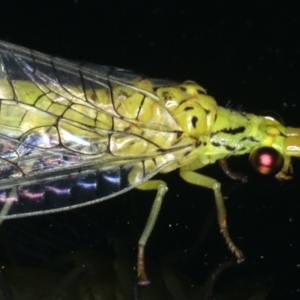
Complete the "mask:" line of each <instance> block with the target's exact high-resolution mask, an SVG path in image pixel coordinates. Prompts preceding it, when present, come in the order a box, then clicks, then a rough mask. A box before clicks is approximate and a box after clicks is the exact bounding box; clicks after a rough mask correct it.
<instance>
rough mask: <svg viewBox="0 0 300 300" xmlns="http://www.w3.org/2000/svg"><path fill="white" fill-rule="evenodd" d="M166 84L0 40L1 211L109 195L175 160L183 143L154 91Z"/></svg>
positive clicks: (36, 209) (37, 209)
mask: <svg viewBox="0 0 300 300" xmlns="http://www.w3.org/2000/svg"><path fill="white" fill-rule="evenodd" d="M163 84H166V82H165V81H163V82H158V81H156V82H154V81H149V80H146V79H144V78H143V77H141V76H138V75H136V74H134V73H131V72H128V71H124V70H120V69H115V68H110V67H100V66H96V65H91V64H78V63H75V62H71V61H66V60H62V59H58V58H53V57H50V56H47V55H44V54H41V53H38V52H34V51H31V50H28V49H25V48H22V47H18V46H14V45H11V44H7V43H3V42H1V43H0V105H1V106H0V193H1V194H0V202H2V203H3V204H5V203H7V201H8V200H9V201H10V202H11V203H13V207H12V209H11V210H10V213H9V214H10V215H8V216H6V217H19V216H23V215H24V214H32V213H47V212H49V211H55V210H61V209H69V208H70V207H74V206H78V205H87V204H90V203H92V202H93V201H94V200H95V199H97V201H100V200H101V199H102V200H104V199H107V198H111V197H114V196H115V195H116V194H119V193H122V192H125V191H127V190H128V189H129V188H131V187H133V186H136V185H138V184H139V183H141V182H143V181H145V180H147V179H149V178H150V177H152V176H153V175H154V174H156V173H157V172H159V171H160V170H161V169H162V168H163V167H164V166H165V165H168V164H170V163H172V162H173V161H174V160H176V155H175V153H176V151H177V150H178V149H179V150H180V149H182V148H183V147H184V145H180V146H176V140H177V139H178V137H179V136H180V128H179V127H178V125H177V123H176V122H175V120H174V119H173V117H172V115H170V113H169V112H168V111H167V110H166V109H165V108H164V106H163V105H162V104H161V103H160V100H159V99H158V98H157V97H156V95H155V93H154V90H155V89H156V87H157V86H158V85H163ZM170 145H172V146H170ZM173 145H174V146H173ZM172 153H173V154H172ZM132 170H134V172H133V173H132V174H134V176H133V178H131V180H130V181H129V180H128V176H129V174H130V172H132ZM112 174H113V175H112ZM112 186H115V188H111V187H112ZM107 187H109V188H107ZM79 191H81V192H79ZM75 194H76V195H81V196H80V197H77V200H74V197H75ZM87 194H88V196H87ZM49 195H50V196H51V197H50V196H49ZM53 196H55V197H56V198H57V201H54V200H53ZM55 197H54V198H55ZM63 199H64V200H63ZM46 204H47V205H46Z"/></svg>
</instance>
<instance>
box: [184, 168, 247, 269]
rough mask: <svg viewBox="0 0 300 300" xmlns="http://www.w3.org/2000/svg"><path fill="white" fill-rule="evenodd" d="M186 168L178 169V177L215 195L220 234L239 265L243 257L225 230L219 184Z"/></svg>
mask: <svg viewBox="0 0 300 300" xmlns="http://www.w3.org/2000/svg"><path fill="white" fill-rule="evenodd" d="M189 167H191V166H186V167H183V168H181V169H180V176H181V177H182V178H183V179H184V180H185V181H186V182H188V183H191V184H194V185H198V186H202V187H206V188H209V189H211V190H213V192H214V195H215V201H216V206H217V215H218V222H219V226H220V229H221V233H222V235H223V237H224V238H225V241H226V244H227V245H228V248H229V249H230V250H231V252H232V253H233V254H234V255H235V256H236V258H237V262H238V263H241V262H242V261H243V260H244V255H243V253H242V251H241V250H240V249H239V248H238V247H237V246H236V245H235V244H234V242H233V241H232V240H231V237H230V235H229V232H228V228H227V220H226V208H225V204H224V199H223V196H222V192H221V184H220V182H218V181H217V180H215V179H214V178H211V177H208V176H205V175H202V174H199V173H196V172H194V168H193V167H196V166H193V167H191V168H189Z"/></svg>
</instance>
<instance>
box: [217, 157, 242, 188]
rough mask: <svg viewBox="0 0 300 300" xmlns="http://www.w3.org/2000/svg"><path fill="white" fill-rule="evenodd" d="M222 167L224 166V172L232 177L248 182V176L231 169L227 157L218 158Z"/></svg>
mask: <svg viewBox="0 0 300 300" xmlns="http://www.w3.org/2000/svg"><path fill="white" fill-rule="evenodd" d="M218 162H219V165H220V167H221V168H222V170H223V172H224V173H225V174H226V175H227V176H228V177H230V178H231V179H233V180H241V181H242V182H247V176H246V175H244V174H241V173H237V172H233V171H232V170H230V168H229V166H228V164H227V159H226V158H223V159H219V160H218Z"/></svg>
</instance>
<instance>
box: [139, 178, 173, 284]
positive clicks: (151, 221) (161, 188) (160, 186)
mask: <svg viewBox="0 0 300 300" xmlns="http://www.w3.org/2000/svg"><path fill="white" fill-rule="evenodd" d="M137 188H138V189H140V190H144V191H146V190H157V194H156V197H155V199H154V202H153V205H152V208H151V212H150V215H149V217H148V220H147V223H146V226H145V228H144V231H143V233H142V235H141V237H140V239H139V244H138V257H137V274H138V280H139V282H138V283H139V284H140V285H147V284H149V283H150V281H149V280H148V278H147V274H146V271H145V261H144V251H145V246H146V243H147V241H148V238H149V236H150V234H151V232H152V230H153V227H154V225H155V222H156V220H157V217H158V214H159V211H160V208H161V204H162V200H163V198H164V196H165V194H166V192H167V191H168V187H167V185H166V183H165V182H164V181H162V180H149V181H146V182H144V183H142V184H140V185H139V186H137Z"/></svg>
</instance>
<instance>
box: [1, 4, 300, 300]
mask: <svg viewBox="0 0 300 300" xmlns="http://www.w3.org/2000/svg"><path fill="white" fill-rule="evenodd" d="M291 3H292V1H291ZM299 22H300V19H299V12H298V10H297V9H296V6H295V7H293V6H292V5H289V3H288V2H285V4H282V3H281V4H278V5H276V4H275V3H273V4H272V6H269V5H267V4H263V3H262V4H260V5H255V4H254V3H251V4H249V5H247V4H245V3H243V5H237V4H236V3H235V4H233V2H232V4H230V2H225V1H224V2H223V1H219V3H218V4H214V5H213V4H208V3H206V2H205V3H200V4H199V5H197V7H196V6H195V5H194V4H192V2H189V1H185V2H181V1H151V2H147V1H123V2H122V4H120V3H119V2H117V1H80V0H78V1H39V2H37V1H24V2H21V1H9V3H8V4H2V3H1V17H0V39H1V40H4V41H8V42H11V43H14V44H18V45H22V46H25V47H28V48H32V49H35V50H39V51H41V52H44V53H47V54H51V55H56V56H60V57H64V58H69V59H74V60H79V61H89V62H93V63H97V64H102V65H113V66H118V67H122V68H127V69H131V70H135V71H138V72H142V73H144V74H146V75H147V76H149V77H158V78H169V79H173V80H178V81H179V82H180V81H183V80H186V79H192V80H195V81H197V82H199V83H200V84H201V85H203V86H204V87H205V88H206V89H207V90H208V92H209V94H211V95H213V96H214V97H215V98H216V99H217V101H218V104H219V105H221V106H226V105H228V103H230V107H232V108H234V109H238V110H243V111H247V112H253V113H259V112H260V111H263V110H266V109H270V110H274V111H277V112H278V113H280V114H281V115H282V117H283V118H284V120H285V122H286V124H287V125H291V126H298V127H299V126H300V118H299V112H300V101H299V99H300V89H299V78H300V23H299ZM232 168H236V169H237V170H239V171H243V172H245V173H247V174H248V175H249V180H248V183H246V184H239V183H236V182H233V181H232V180H230V179H228V178H227V177H226V176H225V175H224V174H223V172H222V171H221V169H220V168H219V167H218V166H217V165H213V166H209V167H207V168H206V169H205V170H203V172H204V173H205V174H209V175H210V176H213V177H215V178H217V179H218V180H220V182H221V183H222V184H223V191H224V194H225V195H227V196H229V197H228V199H227V200H226V205H227V209H228V223H229V229H230V232H231V236H232V238H233V240H234V241H235V242H236V244H237V245H238V246H239V247H240V248H241V249H242V250H243V252H244V254H245V255H246V257H247V260H246V262H245V263H244V264H243V265H241V266H240V267H235V266H234V265H230V266H229V267H228V268H227V269H226V270H223V271H221V270H219V269H217V267H218V265H220V264H222V263H224V262H227V261H230V260H233V261H234V258H233V257H232V255H231V253H230V252H229V250H228V249H227V247H226V245H225V243H224V241H223V238H222V237H221V235H220V233H219V229H218V227H217V225H216V220H215V215H214V211H215V208H214V201H213V194H212V192H211V191H207V190H205V189H202V188H197V187H193V186H190V185H188V184H187V183H185V182H183V181H182V180H180V178H179V177H178V174H177V173H176V172H174V174H168V175H166V176H164V178H165V180H166V182H167V183H168V185H169V192H168V194H167V196H166V198H165V201H164V205H163V208H162V211H161V214H160V216H159V220H158V224H157V226H156V227H155V230H154V232H153V235H152V236H151V238H150V240H149V245H148V248H147V250H146V258H147V260H146V263H147V266H148V268H149V277H150V279H151V280H152V282H153V284H152V285H151V286H150V287H146V288H145V287H144V288H143V289H142V290H139V289H136V288H135V286H134V280H133V277H134V270H133V267H134V264H135V255H136V248H135V245H136V243H137V241H138V237H139V235H140V233H141V231H142V228H143V225H144V223H145V221H146V218H147V214H148V211H149V209H150V206H151V203H152V200H153V198H154V194H153V193H151V192H149V193H143V192H138V191H131V192H129V193H127V194H124V195H122V196H120V197H118V198H116V199H111V200H109V201H107V202H106V203H102V204H98V205H95V206H93V207H87V208H84V209H80V210H78V211H70V212H66V213H60V214H56V215H49V216H42V217H34V218H28V219H20V220H14V221H7V222H5V223H4V224H3V225H2V226H1V228H0V234H1V250H0V254H1V257H0V259H1V262H2V264H1V265H3V266H4V270H3V274H2V275H1V276H2V277H1V278H2V279H1V278H0V279H1V282H0V287H1V289H2V290H3V291H4V294H5V293H6V296H3V297H4V298H3V299H12V298H9V296H7V295H9V293H10V292H12V291H13V292H14V293H15V298H16V299H48V298H47V296H45V295H44V294H39V293H42V292H41V291H39V290H38V288H40V289H41V290H42V291H43V292H45V291H47V294H49V295H50V296H49V297H52V298H51V299H97V298H96V296H95V295H100V294H101V293H102V294H103V295H104V294H105V295H104V296H103V295H102V294H101V295H102V297H103V299H119V298H116V294H117V288H116V285H115V284H116V282H119V284H120V282H121V284H120V285H121V286H122V289H123V291H122V292H120V294H121V293H124V295H125V296H124V298H120V299H183V300H184V299H213V298H212V297H211V296H210V294H211V292H212V293H213V294H214V295H215V297H216V298H215V299H298V298H299V293H300V292H299V291H300V282H299V278H300V274H299V273H300V254H299V253H300V252H299V251H300V245H299V228H300V221H299V220H300V204H299V198H300V197H299V195H300V189H299V184H300V164H299V162H297V161H296V159H295V162H294V171H295V172H294V173H295V174H294V175H295V176H294V177H295V178H294V180H292V181H289V182H285V183H284V184H282V183H279V182H278V181H276V180H275V179H274V178H263V177H260V176H259V175H256V174H254V173H253V172H252V171H251V170H250V169H249V168H248V164H247V158H245V159H243V158H236V159H232ZM196 241H198V244H197V246H195V242H196ZM193 247H194V248H193ZM191 249H194V251H193V250H191ZM179 250H180V251H182V252H180V251H179ZM176 251H179V252H178V253H177V252H176ZM74 262H75V263H74ZM83 265H84V266H85V267H82V266H83ZM124 266H127V269H126V268H125V267H124ZM124 268H125V269H126V270H127V271H124ZM166 270H167V271H168V272H166ZM164 271H165V273H164ZM76 272H77V273H76ZM214 272H215V273H218V274H219V275H218V277H217V280H216V281H212V279H211V278H212V274H213V273H214ZM162 274H163V275H162ZM166 274H167V275H166ZM32 276H33V277H32ZM34 276H36V277H34ZM31 278H32V279H31ZM103 278H106V279H107V278H108V279H107V281H105V280H104V281H102V280H103ZM118 280H119V281H118ZM28 281H29V282H28ZM66 282H67V283H66ZM102 282H104V283H102ZM205 283H207V285H206V286H209V287H211V288H206V290H204V291H203V286H204V284H205ZM20 286H21V287H20ZM44 286H45V287H44ZM212 286H213V288H212ZM42 287H43V288H42ZM36 288H37V290H35V289H36ZM18 289H19V290H18ZM20 289H21V291H22V292H20ZM47 289H48V290H47ZM77 289H80V291H78V290H77ZM24 290H26V292H27V294H30V293H31V294H30V295H31V298H30V297H29V298H26V297H25V294H26V293H25V292H24ZM70 290H71V292H70ZM125 290H126V292H125ZM74 291H76V292H74ZM82 291H84V292H82ZM18 293H19V294H22V293H23V294H22V296H21V298H17V296H16V295H17V294H18ZM63 293H65V294H64V296H62V294H63ZM72 293H74V294H72ZM84 293H85V294H88V293H90V294H89V295H93V296H94V297H95V298H92V297H91V296H90V297H91V298H84V296H82V294H84ZM134 293H135V296H134ZM27 294H26V295H27ZM57 295H60V296H57ZM145 295H147V296H145ZM56 296H57V297H56ZM254 296H256V297H257V298H254ZM5 297H6V298H5ZM59 297H60V298H59ZM64 297H65V298H64ZM76 297H77V298H76ZM105 297H106V298H105ZM146 297H148V298H146ZM184 297H185V298H184ZM205 297H206V298H205ZM218 297H220V298H218ZM221 297H223V298H221ZM251 297H252V298H251ZM49 299H50V298H49ZM101 299H102V298H101Z"/></svg>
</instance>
